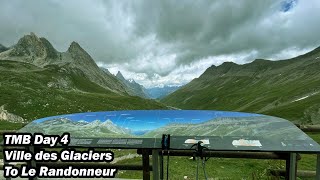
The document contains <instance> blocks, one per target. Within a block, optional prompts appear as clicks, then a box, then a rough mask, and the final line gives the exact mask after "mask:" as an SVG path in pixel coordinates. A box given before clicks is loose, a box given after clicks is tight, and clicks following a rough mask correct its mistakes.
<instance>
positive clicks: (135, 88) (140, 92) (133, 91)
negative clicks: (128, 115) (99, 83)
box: [116, 71, 149, 99]
mask: <svg viewBox="0 0 320 180" xmlns="http://www.w3.org/2000/svg"><path fill="white" fill-rule="evenodd" d="M116 77H117V78H118V79H119V80H120V81H121V82H122V83H123V84H124V85H125V86H126V87H127V89H128V93H129V94H130V95H132V96H139V97H142V98H146V99H147V98H149V96H148V94H147V92H146V89H145V88H144V87H143V86H142V85H140V84H138V83H136V82H135V81H134V80H133V79H129V80H127V79H125V78H124V77H123V75H122V74H121V72H120V71H118V73H117V75H116Z"/></svg>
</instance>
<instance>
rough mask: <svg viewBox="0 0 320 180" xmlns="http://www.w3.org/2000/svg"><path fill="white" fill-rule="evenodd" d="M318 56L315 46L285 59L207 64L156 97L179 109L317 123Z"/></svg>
mask: <svg viewBox="0 0 320 180" xmlns="http://www.w3.org/2000/svg"><path fill="white" fill-rule="evenodd" d="M319 56H320V49H319V48H318V49H316V50H314V51H312V52H310V53H308V54H306V55H303V56H300V57H297V58H294V59H290V60H283V61H267V60H255V61H254V62H252V63H249V64H245V65H237V64H234V63H224V64H222V65H221V66H218V67H215V66H212V67H210V68H208V69H207V70H206V72H204V73H203V74H202V75H201V76H200V77H199V78H197V79H194V80H193V81H191V82H190V83H189V84H187V85H185V86H184V87H182V88H180V89H179V90H177V91H176V92H174V93H172V94H170V95H169V96H167V97H165V98H164V99H162V100H161V101H162V102H163V103H166V104H168V105H171V106H175V107H179V108H182V109H216V110H234V111H245V112H258V113H262V114H267V115H273V116H278V117H282V118H286V119H289V120H292V121H299V122H303V123H319V122H320V118H319V117H320V111H319V109H320V58H319ZM306 96H309V97H308V98H305V97H306Z"/></svg>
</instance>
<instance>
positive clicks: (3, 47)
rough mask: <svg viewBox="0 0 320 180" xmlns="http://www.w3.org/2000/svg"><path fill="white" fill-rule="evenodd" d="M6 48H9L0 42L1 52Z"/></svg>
mask: <svg viewBox="0 0 320 180" xmlns="http://www.w3.org/2000/svg"><path fill="white" fill-rule="evenodd" d="M6 50H8V48H7V47H5V46H4V45H2V44H0V53H1V52H3V51H6Z"/></svg>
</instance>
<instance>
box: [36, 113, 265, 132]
mask: <svg viewBox="0 0 320 180" xmlns="http://www.w3.org/2000/svg"><path fill="white" fill-rule="evenodd" d="M250 116H259V115H258V114H249V113H240V112H227V111H209V110H137V111H106V112H88V113H79V114H69V115H62V116H53V117H47V118H43V119H38V120H35V122H42V121H45V120H50V119H57V118H67V119H70V120H73V121H86V122H89V123H90V122H92V121H95V120H100V121H101V122H104V121H106V120H111V121H112V122H113V123H114V124H116V125H117V126H120V127H123V128H128V129H131V130H132V131H133V132H142V131H146V130H153V129H157V128H159V127H162V126H165V125H167V124H171V123H183V124H198V123H203V122H206V121H208V120H212V119H215V118H218V117H250Z"/></svg>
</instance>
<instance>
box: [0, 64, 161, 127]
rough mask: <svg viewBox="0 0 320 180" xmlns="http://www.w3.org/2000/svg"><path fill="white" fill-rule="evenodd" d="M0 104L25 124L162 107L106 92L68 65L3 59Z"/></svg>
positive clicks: (0, 74) (137, 98)
mask: <svg viewBox="0 0 320 180" xmlns="http://www.w3.org/2000/svg"><path fill="white" fill-rule="evenodd" d="M0 105H5V109H6V110H8V111H9V112H11V113H14V114H16V115H19V116H21V117H23V118H25V119H26V120H28V121H31V120H34V119H37V118H42V117H47V116H53V115H58V114H66V113H76V112H88V111H106V110H121V109H163V108H165V106H164V105H162V104H160V103H158V102H155V101H152V100H146V99H142V98H139V97H132V96H129V95H119V94H116V93H114V92H111V91H108V90H106V89H104V88H102V87H101V86H99V85H97V84H95V83H93V82H91V81H89V80H88V79H86V78H85V76H84V75H83V73H82V71H80V70H77V69H75V68H70V67H68V65H65V66H62V67H59V66H56V65H50V66H46V67H45V68H39V67H37V66H33V65H31V64H27V63H22V62H14V61H4V60H1V61H0Z"/></svg>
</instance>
